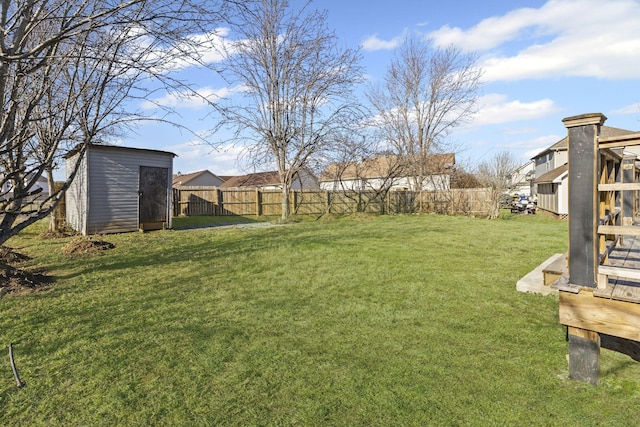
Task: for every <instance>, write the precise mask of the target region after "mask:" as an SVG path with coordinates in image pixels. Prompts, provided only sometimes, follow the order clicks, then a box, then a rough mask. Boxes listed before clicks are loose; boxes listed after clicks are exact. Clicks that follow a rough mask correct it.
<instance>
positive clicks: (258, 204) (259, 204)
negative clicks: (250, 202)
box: [256, 187, 262, 216]
mask: <svg viewBox="0 0 640 427" xmlns="http://www.w3.org/2000/svg"><path fill="white" fill-rule="evenodd" d="M260 215H262V200H261V197H260V189H259V188H257V187H256V216H260Z"/></svg>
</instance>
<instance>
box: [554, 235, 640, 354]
mask: <svg viewBox="0 0 640 427" xmlns="http://www.w3.org/2000/svg"><path fill="white" fill-rule="evenodd" d="M638 230H640V226H638ZM607 268H610V269H611V270H612V271H616V270H615V269H624V270H625V271H627V273H631V274H627V276H629V275H631V276H633V275H634V274H636V273H637V274H638V276H640V237H639V236H625V237H624V240H623V242H622V243H619V244H618V245H616V247H615V248H614V249H613V250H612V251H611V253H610V254H609V262H608V265H606V266H601V267H600V269H601V270H602V269H604V271H606V269H607ZM563 273H564V274H562V276H561V277H560V278H559V279H558V281H557V282H556V283H554V284H553V285H552V286H553V287H554V288H557V289H558V290H559V291H560V293H559V297H560V313H559V317H560V323H562V324H563V325H567V326H569V327H573V328H578V329H580V330H586V331H594V332H598V333H600V334H607V335H612V336H615V337H621V338H624V339H628V340H633V341H640V329H639V328H638V325H640V280H639V279H637V278H635V279H630V278H629V277H624V278H623V277H616V276H615V275H614V274H610V275H609V277H608V281H607V285H606V287H601V288H588V287H582V286H576V285H573V284H570V283H568V281H569V277H568V275H567V273H566V271H564V272H563ZM634 351H635V350H634Z"/></svg>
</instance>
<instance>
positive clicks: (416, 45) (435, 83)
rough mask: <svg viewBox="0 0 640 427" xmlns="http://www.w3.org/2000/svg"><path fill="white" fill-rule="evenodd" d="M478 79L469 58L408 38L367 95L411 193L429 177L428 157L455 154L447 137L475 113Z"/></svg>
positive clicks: (456, 51)
mask: <svg viewBox="0 0 640 427" xmlns="http://www.w3.org/2000/svg"><path fill="white" fill-rule="evenodd" d="M481 74H482V73H481V70H480V69H479V68H478V67H477V66H476V59H475V56H474V55H473V54H464V53H462V52H461V51H460V50H459V49H457V48H454V47H448V48H444V49H442V48H436V47H434V46H432V44H431V42H430V41H428V40H424V39H418V38H415V37H408V38H407V39H406V40H405V41H404V42H403V44H402V45H401V46H400V47H399V48H398V50H397V51H396V54H395V57H394V59H393V60H392V62H391V64H390V65H389V67H388V69H387V73H386V75H385V81H384V84H383V85H382V86H379V87H374V88H372V89H371V90H370V91H369V93H368V99H369V101H370V103H371V105H372V106H373V109H374V110H375V111H376V113H377V117H376V123H377V125H378V127H379V129H380V133H381V138H382V139H383V140H385V141H387V142H388V143H389V144H390V145H391V146H392V147H393V149H394V150H395V151H396V152H397V154H398V155H400V156H403V157H405V159H406V163H407V167H408V168H409V169H411V170H410V173H411V175H412V176H413V177H414V180H415V188H422V187H423V181H424V180H425V179H426V177H427V176H429V173H430V171H427V170H426V167H427V165H428V161H427V159H428V157H429V156H430V155H432V154H434V153H443V152H446V151H451V152H455V151H457V150H456V149H455V147H452V146H451V145H450V144H448V142H447V136H449V135H450V133H451V131H452V130H453V129H455V128H456V127H458V126H459V125H461V124H462V123H464V122H465V121H466V120H468V119H469V118H470V117H471V116H472V115H473V113H474V112H475V105H476V99H477V94H478V91H479V88H480V84H481V81H480V78H481Z"/></svg>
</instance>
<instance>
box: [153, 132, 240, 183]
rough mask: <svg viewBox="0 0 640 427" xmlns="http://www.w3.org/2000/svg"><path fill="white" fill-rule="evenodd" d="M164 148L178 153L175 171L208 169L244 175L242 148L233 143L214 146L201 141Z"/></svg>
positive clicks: (225, 173) (217, 172) (221, 172)
mask: <svg viewBox="0 0 640 427" xmlns="http://www.w3.org/2000/svg"><path fill="white" fill-rule="evenodd" d="M162 150H165V151H169V152H172V153H175V154H177V155H178V157H176V158H175V159H174V161H173V171H174V173H178V172H181V173H183V174H185V173H191V172H196V171H199V170H204V169H208V170H209V171H211V172H213V173H214V174H216V175H242V174H244V173H245V172H242V167H241V166H242V165H240V164H239V163H238V159H239V155H240V152H241V148H240V147H237V146H233V145H224V146H221V147H213V146H211V145H208V144H205V143H203V142H200V141H196V140H193V141H189V142H185V143H183V144H177V145H171V146H167V147H163V148H162Z"/></svg>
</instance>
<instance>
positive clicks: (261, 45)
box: [222, 0, 361, 219]
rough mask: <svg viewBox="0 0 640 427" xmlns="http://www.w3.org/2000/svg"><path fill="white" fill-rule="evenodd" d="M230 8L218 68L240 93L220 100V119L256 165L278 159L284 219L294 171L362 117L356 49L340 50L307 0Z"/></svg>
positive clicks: (268, 0) (262, 0) (322, 17)
mask: <svg viewBox="0 0 640 427" xmlns="http://www.w3.org/2000/svg"><path fill="white" fill-rule="evenodd" d="M234 12H235V16H234V18H233V19H232V21H231V28H232V32H233V34H234V36H235V41H234V42H232V43H230V44H229V45H227V51H226V53H225V56H226V58H227V60H226V62H225V64H224V68H223V69H222V72H223V75H224V76H226V78H227V80H228V82H229V83H230V84H234V85H235V84H237V85H238V87H241V88H242V94H243V95H244V99H243V100H242V101H240V102H236V103H228V104H226V105H225V106H224V110H223V115H224V118H225V123H228V124H229V125H231V127H232V128H234V129H235V132H234V136H233V139H234V141H236V142H240V143H243V144H246V155H247V157H248V158H249V159H250V160H251V161H252V162H253V164H254V165H258V167H264V165H275V167H276V169H277V171H278V174H279V177H280V185H281V187H282V219H286V218H287V217H288V216H289V212H290V210H289V209H290V208H289V189H290V187H291V182H292V179H293V177H294V176H295V175H296V174H297V173H298V171H300V170H301V169H303V168H305V167H306V166H307V165H308V164H309V163H310V162H311V161H312V159H313V157H314V156H320V155H322V152H323V151H326V150H328V149H330V148H331V147H332V145H333V144H335V143H336V142H337V141H338V140H339V135H340V134H341V133H342V132H344V131H345V130H348V129H351V128H353V127H354V126H353V125H354V123H356V122H357V121H358V120H359V117H358V115H359V110H358V106H357V104H356V103H355V102H354V99H355V98H354V97H352V96H351V94H352V90H353V86H354V83H356V82H357V81H359V80H360V78H361V69H360V67H359V65H358V62H359V57H360V55H359V53H358V51H356V50H351V49H340V48H338V46H337V38H336V36H335V34H334V33H333V32H331V31H330V30H329V29H328V27H327V15H326V12H320V11H317V10H312V9H311V5H310V1H307V2H305V3H304V5H303V6H302V7H300V8H298V9H293V8H292V7H291V6H290V2H289V1H287V0H256V1H252V2H246V3H245V4H242V5H237V7H235V8H234Z"/></svg>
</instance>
